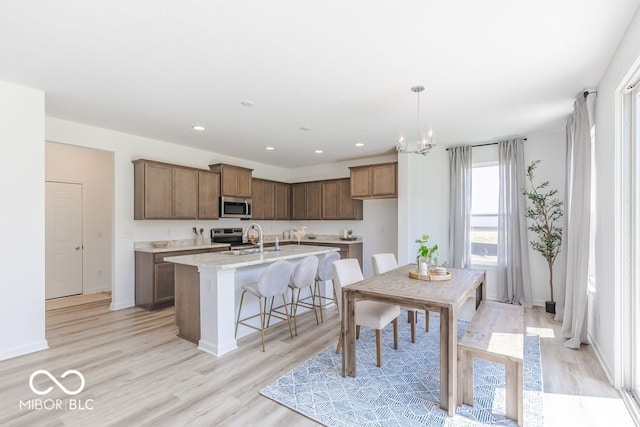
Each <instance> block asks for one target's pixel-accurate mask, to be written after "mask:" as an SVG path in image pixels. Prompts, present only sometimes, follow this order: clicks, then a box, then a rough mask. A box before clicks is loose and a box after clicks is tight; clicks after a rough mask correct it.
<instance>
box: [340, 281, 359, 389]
mask: <svg viewBox="0 0 640 427" xmlns="http://www.w3.org/2000/svg"><path fill="white" fill-rule="evenodd" d="M342 329H343V330H342V376H343V377H344V376H347V375H348V376H350V377H355V376H356V336H355V332H356V316H355V299H354V297H353V296H352V295H351V292H344V290H343V292H342Z"/></svg>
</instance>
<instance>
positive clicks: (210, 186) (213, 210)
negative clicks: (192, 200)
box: [198, 170, 220, 219]
mask: <svg viewBox="0 0 640 427" xmlns="http://www.w3.org/2000/svg"><path fill="white" fill-rule="evenodd" d="M219 217H220V174H219V173H215V172H209V171H204V170H203V171H198V219H218V218H219Z"/></svg>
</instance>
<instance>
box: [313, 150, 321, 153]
mask: <svg viewBox="0 0 640 427" xmlns="http://www.w3.org/2000/svg"><path fill="white" fill-rule="evenodd" d="M314 153H316V154H322V153H323V151H322V150H316V151H314Z"/></svg>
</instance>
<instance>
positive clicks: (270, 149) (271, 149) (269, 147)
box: [264, 145, 275, 151]
mask: <svg viewBox="0 0 640 427" xmlns="http://www.w3.org/2000/svg"><path fill="white" fill-rule="evenodd" d="M264 149H265V150H267V151H273V150H275V147H272V146H270V145H268V146H266V147H264Z"/></svg>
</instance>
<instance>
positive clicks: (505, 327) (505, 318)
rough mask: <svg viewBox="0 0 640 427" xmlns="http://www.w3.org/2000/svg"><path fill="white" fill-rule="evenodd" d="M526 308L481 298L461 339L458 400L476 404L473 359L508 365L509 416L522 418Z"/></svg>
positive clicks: (507, 412)
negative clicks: (474, 398)
mask: <svg viewBox="0 0 640 427" xmlns="http://www.w3.org/2000/svg"><path fill="white" fill-rule="evenodd" d="M523 353H524V308H523V307H522V306H519V305H512V304H505V303H500V302H495V301H482V303H481V304H480V307H478V310H477V311H476V313H475V316H474V317H473V320H472V321H471V324H469V327H468V328H467V331H466V332H465V334H464V336H463V337H462V339H460V341H459V342H458V402H461V403H465V404H467V405H470V406H473V359H474V358H480V359H485V360H489V361H492V362H496V363H502V364H503V365H505V371H506V416H507V417H508V418H511V419H512V420H514V421H517V422H518V425H519V426H522V421H523V393H524V390H523V368H522V361H523Z"/></svg>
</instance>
